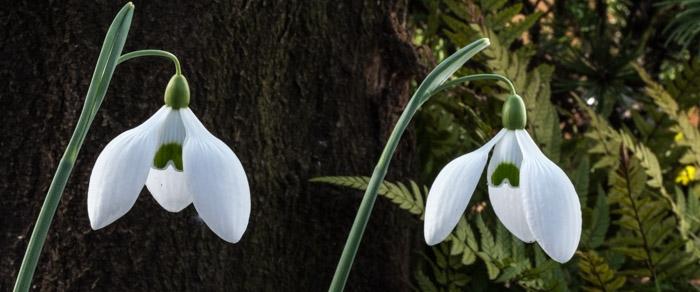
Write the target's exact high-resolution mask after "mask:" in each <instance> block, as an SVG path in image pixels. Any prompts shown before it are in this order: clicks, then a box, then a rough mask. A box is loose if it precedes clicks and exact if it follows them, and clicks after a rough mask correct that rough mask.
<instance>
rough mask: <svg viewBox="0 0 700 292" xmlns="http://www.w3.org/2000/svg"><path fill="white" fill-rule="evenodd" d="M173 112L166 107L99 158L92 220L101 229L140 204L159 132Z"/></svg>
mask: <svg viewBox="0 0 700 292" xmlns="http://www.w3.org/2000/svg"><path fill="white" fill-rule="evenodd" d="M168 111H170V110H169V109H168V108H166V107H162V108H161V109H160V110H159V111H158V112H156V113H155V114H154V115H153V116H151V118H149V119H148V120H147V121H146V122H144V123H143V124H141V125H139V126H138V127H136V128H133V129H131V130H128V131H126V132H124V133H122V134H121V135H119V136H117V137H116V138H114V140H112V141H111V142H109V144H107V146H106V147H105V149H104V150H102V153H100V155H99V156H98V157H97V162H95V166H94V167H93V169H92V174H91V175H90V183H89V185H88V199H87V203H88V217H89V218H90V225H91V226H92V229H100V228H102V227H105V226H107V225H109V224H110V223H112V222H114V221H115V220H117V219H119V217H121V216H123V215H124V214H126V212H128V211H129V209H131V207H132V206H133V205H134V202H136V198H137V197H138V195H139V193H140V192H141V189H142V188H143V184H144V183H145V182H146V177H147V176H148V171H149V169H150V166H151V163H152V161H153V155H155V151H156V144H157V139H158V135H157V134H156V133H157V130H158V127H159V125H160V123H161V122H162V120H163V118H164V117H165V115H167V113H168Z"/></svg>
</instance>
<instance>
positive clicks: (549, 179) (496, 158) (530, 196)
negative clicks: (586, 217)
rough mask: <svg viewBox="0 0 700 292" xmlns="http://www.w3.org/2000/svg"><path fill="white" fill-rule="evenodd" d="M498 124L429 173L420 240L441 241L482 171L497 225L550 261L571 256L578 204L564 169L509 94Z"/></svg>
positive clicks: (577, 232)
mask: <svg viewBox="0 0 700 292" xmlns="http://www.w3.org/2000/svg"><path fill="white" fill-rule="evenodd" d="M503 120H504V121H503V122H504V123H503V124H504V126H505V129H502V130H501V131H500V132H498V134H496V136H495V137H493V138H492V139H491V140H490V141H489V142H488V143H486V145H484V146H482V147H481V148H479V149H477V150H475V151H473V152H470V153H467V154H466V155H463V156H461V157H458V158H456V159H455V160H453V161H451V162H450V163H449V164H447V165H446V166H445V167H444V168H443V169H442V170H441V171H440V173H439V174H438V176H437V178H435V182H433V185H432V188H431V189H430V192H429V194H428V199H427V202H426V206H425V226H424V235H425V241H426V242H427V243H428V244H429V245H435V244H437V243H440V242H441V241H443V240H444V239H445V238H446V237H447V236H448V235H449V234H450V233H451V232H452V229H454V227H455V226H456V225H457V223H458V221H459V219H460V218H461V216H462V213H464V210H465V209H466V207H467V204H468V203H469V199H470V198H471V196H472V193H473V192H474V189H475V188H476V185H477V183H478V182H479V178H480V177H481V173H482V171H483V170H484V166H486V162H487V160H488V155H489V152H490V151H491V149H492V148H493V154H492V155H491V160H490V161H489V163H488V167H487V170H486V175H487V182H488V193H489V199H490V201H491V205H492V206H493V209H494V211H495V213H496V216H498V218H499V220H500V221H501V223H503V225H504V226H505V227H506V228H507V229H508V230H509V231H510V232H511V233H513V234H514V235H515V236H516V237H518V238H519V239H520V240H522V241H524V242H534V241H537V243H538V244H539V245H540V246H541V247H542V249H543V250H544V251H545V253H547V254H548V255H549V256H550V257H551V258H553V259H554V260H556V261H558V262H560V263H564V262H567V261H568V260H569V259H571V257H572V256H573V255H574V252H575V251H576V248H577V246H578V243H579V239H580V237H581V206H580V203H579V199H578V196H577V194H576V190H575V189H574V186H573V185H572V183H571V181H570V180H569V178H568V177H567V176H566V174H565V173H564V171H562V170H561V168H559V167H558V166H557V165H556V164H554V163H553V162H552V161H551V160H549V159H548V158H547V157H546V156H545V155H544V154H543V153H542V151H540V149H539V147H538V146H537V144H535V142H534V141H533V140H532V138H531V137H530V135H529V134H528V133H527V131H526V130H524V127H525V121H526V118H525V106H524V104H523V102H522V99H521V98H520V97H519V96H511V97H509V98H508V99H507V100H506V103H505V104H504V108H503Z"/></svg>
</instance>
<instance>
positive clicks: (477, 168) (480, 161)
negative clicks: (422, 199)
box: [423, 130, 505, 245]
mask: <svg viewBox="0 0 700 292" xmlns="http://www.w3.org/2000/svg"><path fill="white" fill-rule="evenodd" d="M504 134H505V130H501V131H500V132H498V134H496V136H495V137H493V139H491V141H489V142H488V143H486V144H485V145H484V146H482V147H481V148H479V149H477V150H475V151H473V152H470V153H467V154H465V155H462V156H460V157H458V158H457V159H455V160H452V161H451V162H450V163H448V164H447V165H446V166H445V167H444V168H443V169H442V170H441V171H440V173H439V174H438V175H437V177H436V178H435V181H434V182H433V185H432V187H431V188H430V192H429V194H428V199H427V201H426V203H425V223H424V228H423V235H424V237H425V242H426V243H428V244H429V245H435V244H438V243H440V242H441V241H443V240H444V239H445V238H446V237H447V236H448V235H449V234H450V232H452V229H454V227H455V226H456V225H457V222H459V218H461V217H462V213H464V210H465V209H466V208H467V204H468V203H469V199H471V197H472V194H473V193H474V189H475V188H476V184H477V183H478V182H479V178H481V173H482V172H483V171H484V166H486V160H487V159H488V155H489V151H491V148H492V147H493V145H494V144H495V143H496V142H498V140H499V139H501V137H503V135H504Z"/></svg>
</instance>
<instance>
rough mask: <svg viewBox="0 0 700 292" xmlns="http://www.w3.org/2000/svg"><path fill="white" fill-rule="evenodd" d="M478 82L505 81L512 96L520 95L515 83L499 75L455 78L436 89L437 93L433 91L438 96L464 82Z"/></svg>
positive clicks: (475, 75)
mask: <svg viewBox="0 0 700 292" xmlns="http://www.w3.org/2000/svg"><path fill="white" fill-rule="evenodd" d="M477 80H500V81H503V82H505V83H506V84H507V85H508V88H510V94H511V95H518V94H517V93H516V91H515V86H514V85H513V82H511V81H510V79H508V78H506V77H505V76H502V75H498V74H474V75H468V76H462V77H459V78H455V79H454V80H450V81H448V82H445V83H444V84H443V85H440V87H438V88H436V89H435V91H433V94H436V93H438V92H440V91H443V90H445V89H448V88H452V87H455V86H457V85H459V84H462V83H464V82H469V81H477Z"/></svg>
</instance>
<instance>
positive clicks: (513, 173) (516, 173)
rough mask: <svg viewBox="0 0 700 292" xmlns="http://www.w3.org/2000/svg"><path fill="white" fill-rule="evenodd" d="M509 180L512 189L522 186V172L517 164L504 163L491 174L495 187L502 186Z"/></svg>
mask: <svg viewBox="0 0 700 292" xmlns="http://www.w3.org/2000/svg"><path fill="white" fill-rule="evenodd" d="M506 179H507V180H508V183H509V184H510V185H511V186H512V187H517V186H519V185H520V170H519V169H518V167H517V166H515V164H512V163H508V162H504V163H501V164H499V165H498V167H496V170H494V171H493V174H491V183H493V185H494V186H498V185H500V184H501V183H502V182H503V180H506Z"/></svg>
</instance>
